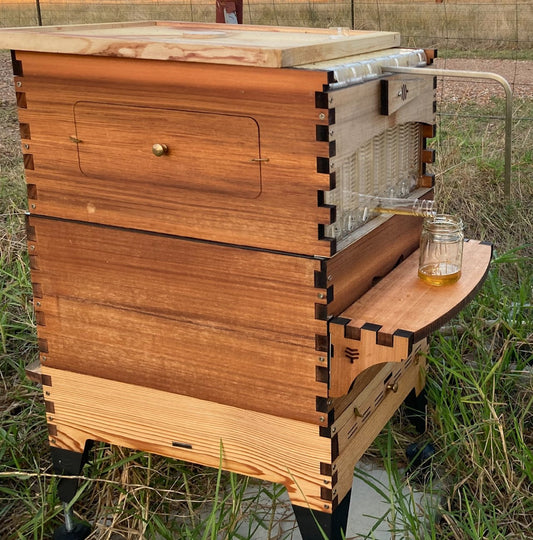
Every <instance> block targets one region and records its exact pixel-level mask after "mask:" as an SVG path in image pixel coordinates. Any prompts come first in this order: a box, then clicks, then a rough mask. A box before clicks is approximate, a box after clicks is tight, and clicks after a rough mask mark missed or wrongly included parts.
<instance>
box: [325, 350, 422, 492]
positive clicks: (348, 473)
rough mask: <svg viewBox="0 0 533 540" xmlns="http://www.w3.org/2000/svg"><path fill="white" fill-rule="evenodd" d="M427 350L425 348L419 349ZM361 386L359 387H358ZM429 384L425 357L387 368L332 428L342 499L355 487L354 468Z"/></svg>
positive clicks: (420, 356) (337, 485) (413, 358)
mask: <svg viewBox="0 0 533 540" xmlns="http://www.w3.org/2000/svg"><path fill="white" fill-rule="evenodd" d="M419 347H420V348H421V350H424V349H425V344H423V343H421V344H419V345H417V348H419ZM356 384H357V383H356ZM424 384H425V360H424V357H423V355H416V354H415V355H413V357H411V359H410V361H409V362H407V363H404V364H392V365H388V364H387V365H384V366H383V367H382V369H381V370H380V372H379V374H378V375H376V376H375V377H374V379H373V380H372V383H371V384H370V385H369V387H368V389H367V390H366V391H363V392H362V393H361V397H360V398H359V399H356V400H355V401H354V402H353V407H348V408H347V409H346V411H345V412H344V413H343V414H342V415H341V416H340V417H339V419H338V420H337V421H336V423H335V424H334V425H333V426H332V427H331V428H330V429H331V430H332V431H333V430H335V434H336V441H335V443H334V446H335V447H337V448H338V452H339V457H338V459H337V461H336V465H337V467H336V468H337V470H338V471H339V473H338V476H337V483H336V489H337V492H338V495H339V497H343V496H344V494H346V493H347V492H348V490H349V489H350V488H351V487H352V482H353V468H354V466H355V464H356V463H357V462H358V461H359V459H361V457H362V455H363V454H364V452H366V450H367V449H368V447H369V446H370V445H371V444H372V443H373V442H374V439H375V438H376V437H377V436H378V435H379V433H380V431H381V430H382V429H383V427H384V426H385V424H386V423H387V422H388V421H389V420H390V418H391V417H392V415H393V414H394V413H395V412H396V410H397V409H398V407H400V405H401V404H402V403H403V401H404V400H405V398H406V397H407V396H408V394H409V393H410V392H411V390H413V389H414V390H415V391H416V393H417V394H418V393H420V391H421V390H422V388H423V387H424Z"/></svg>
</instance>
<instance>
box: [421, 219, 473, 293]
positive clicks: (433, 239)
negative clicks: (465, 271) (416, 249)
mask: <svg viewBox="0 0 533 540" xmlns="http://www.w3.org/2000/svg"><path fill="white" fill-rule="evenodd" d="M463 239H464V235H463V222H462V220H461V219H460V218H458V217H455V216H450V215H447V214H437V215H435V216H432V217H427V218H426V219H425V220H424V224H423V227H422V235H421V237H420V260H419V264H418V275H419V277H420V278H421V279H423V280H424V281H425V282H426V283H429V284H430V285H437V286H439V285H448V284H450V283H455V282H456V281H457V280H458V279H459V278H460V277H461V265H462V262H463Z"/></svg>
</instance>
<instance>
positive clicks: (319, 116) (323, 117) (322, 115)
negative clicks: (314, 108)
mask: <svg viewBox="0 0 533 540" xmlns="http://www.w3.org/2000/svg"><path fill="white" fill-rule="evenodd" d="M318 118H319V119H320V120H324V119H325V118H326V115H325V114H324V113H323V112H321V113H320V114H319V115H318Z"/></svg>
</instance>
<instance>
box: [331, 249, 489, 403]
mask: <svg viewBox="0 0 533 540" xmlns="http://www.w3.org/2000/svg"><path fill="white" fill-rule="evenodd" d="M491 256H492V246H491V245H490V244H487V243H483V242H476V241H474V240H470V241H467V242H465V245H464V254H463V267H462V275H461V278H460V279H459V281H457V282H456V283H454V284H452V285H446V286H442V287H435V286H432V285H429V284H427V283H425V282H424V281H422V280H421V279H420V278H419V277H418V251H416V252H415V253H413V254H412V255H411V256H410V257H409V258H407V259H406V260H405V261H403V262H402V263H401V264H400V265H399V266H398V267H397V268H395V269H394V270H393V271H392V272H390V273H389V274H388V275H387V276H386V277H385V278H383V279H382V280H381V281H380V282H379V283H378V284H377V285H376V286H375V287H373V288H372V289H370V291H369V292H368V293H366V294H365V295H363V296H362V297H361V298H360V299H359V300H357V301H356V302H354V303H353V304H352V305H351V306H350V307H348V308H347V309H346V310H345V311H344V312H343V313H342V314H341V315H340V317H336V318H334V319H332V320H331V321H330V335H331V364H330V395H331V396H332V397H336V396H340V395H343V394H344V393H346V391H347V390H348V388H349V387H350V384H351V383H352V381H353V380H354V378H355V377H356V376H357V375H358V374H359V373H361V372H362V371H363V370H365V369H367V368H368V367H370V366H372V365H375V364H379V363H383V362H401V361H403V360H405V359H406V358H408V356H409V355H410V354H411V352H412V347H413V344H414V343H416V342H418V341H420V340H421V339H423V338H425V337H427V336H428V335H429V334H430V333H431V332H433V331H434V330H436V329H438V328H439V327H440V326H442V325H443V324H444V323H445V322H446V321H448V320H449V319H451V318H452V317H453V316H454V315H455V314H456V313H458V312H459V311H460V310H461V309H462V308H463V307H464V306H465V305H466V304H467V303H468V301H469V300H470V299H471V298H472V297H473V296H474V294H475V293H476V291H477V290H478V289H479V287H480V286H481V284H482V283H483V280H484V278H485V276H486V274H487V271H488V268H489V264H490V259H491Z"/></svg>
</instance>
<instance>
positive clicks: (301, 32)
mask: <svg viewBox="0 0 533 540" xmlns="http://www.w3.org/2000/svg"><path fill="white" fill-rule="evenodd" d="M399 43H400V34H398V33H397V32H374V31H361V30H349V29H344V28H328V29H320V28H296V27H274V26H248V25H228V24H207V23H204V24H202V23H184V22H169V21H142V22H127V23H105V24H85V25H66V26H41V27H28V28H5V29H1V30H0V48H7V49H13V50H22V51H37V52H52V53H66V54H82V55H96V56H119V57H127V58H142V59H150V60H171V61H179V62H205V63H214V64H233V65H243V66H258V67H275V68H279V67H291V66H298V65H301V64H306V63H309V62H319V61H323V60H331V59H335V58H342V57H346V56H352V55H355V54H363V53H367V52H371V51H378V50H381V49H386V48H389V47H396V46H398V45H399Z"/></svg>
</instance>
